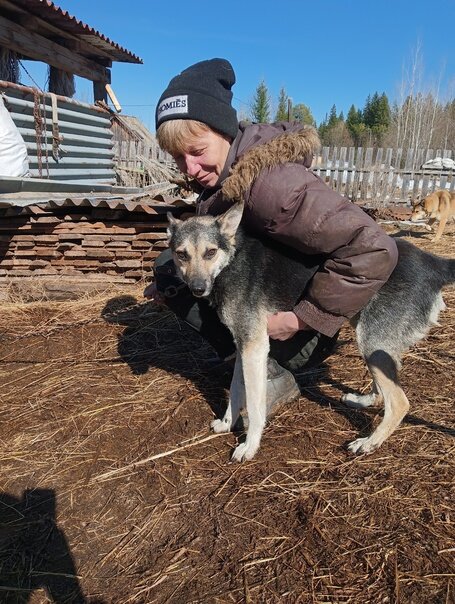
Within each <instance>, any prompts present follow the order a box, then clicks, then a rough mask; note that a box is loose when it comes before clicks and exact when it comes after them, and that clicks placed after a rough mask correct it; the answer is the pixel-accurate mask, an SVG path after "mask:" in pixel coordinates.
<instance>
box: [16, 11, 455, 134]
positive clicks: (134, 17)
mask: <svg viewBox="0 0 455 604" xmlns="http://www.w3.org/2000/svg"><path fill="white" fill-rule="evenodd" d="M56 4H57V5H58V6H60V7H61V8H63V9H64V10H67V11H68V12H69V13H70V14H72V15H74V16H76V17H77V18H79V19H81V20H82V21H84V22H85V23H87V24H88V25H90V26H92V27H94V28H95V29H98V30H99V31H101V32H102V33H103V34H105V35H106V36H108V37H109V38H111V40H114V41H115V42H117V43H118V44H120V45H122V46H123V47H125V48H127V49H128V50H130V51H132V52H134V53H135V54H136V55H139V56H140V57H141V58H142V59H143V61H144V64H143V65H132V64H128V63H114V64H113V67H112V87H113V89H114V91H115V93H116V95H117V97H118V99H119V101H120V103H121V105H122V106H123V113H125V114H128V115H136V116H138V117H139V118H141V119H142V121H143V122H144V123H145V125H146V126H148V127H149V128H151V130H154V109H155V105H156V102H157V100H158V98H159V96H160V94H161V92H162V91H163V90H164V88H165V87H166V86H167V83H168V82H169V80H170V79H171V77H173V76H174V75H176V74H177V73H179V72H180V71H182V70H183V69H185V68H186V67H188V66H189V65H191V64H193V63H195V62H197V61H201V60H203V59H209V58H213V57H223V58H226V59H228V60H229V61H231V63H232V65H233V67H234V70H235V72H236V75H237V83H236V84H235V86H234V89H233V92H234V106H235V107H236V109H237V110H238V111H239V112H242V113H247V112H248V110H249V105H250V103H251V100H252V98H253V96H254V92H255V90H256V87H257V85H258V84H259V82H260V81H261V80H264V81H265V83H266V85H267V87H268V90H269V93H270V96H271V99H272V105H273V106H274V107H276V104H277V99H278V94H279V91H280V89H281V87H284V88H285V90H286V92H287V94H288V95H289V96H290V97H291V99H292V101H293V103H294V104H297V103H305V104H306V105H308V106H309V107H310V109H311V111H312V113H313V115H314V117H315V119H316V121H317V122H318V123H319V122H320V121H321V120H322V119H323V118H324V116H325V114H326V113H328V112H329V111H330V108H331V107H332V105H333V104H335V105H336V107H337V110H338V111H340V110H343V111H344V113H345V115H346V113H347V111H348V110H349V107H350V106H351V104H352V103H354V105H355V106H356V107H358V108H359V107H360V108H363V106H364V104H365V100H366V98H367V96H368V95H369V94H373V93H374V92H376V91H377V92H379V93H382V92H385V93H386V94H387V95H388V97H389V100H390V101H393V100H394V99H399V98H400V86H401V84H402V82H404V81H405V75H404V74H405V73H406V71H409V70H410V68H411V65H412V62H413V60H414V58H415V56H416V52H417V49H419V56H420V65H421V66H420V67H419V70H418V72H419V74H420V78H421V83H420V84H419V87H420V89H421V90H422V91H427V90H430V89H431V90H436V89H438V96H439V98H440V99H441V100H443V101H447V100H449V99H452V98H454V97H455V0H439V1H438V2H437V3H430V2H428V0H426V1H424V0H376V2H368V0H363V1H360V0H346V1H344V2H342V1H339V2H336V1H335V0H325V2H323V3H320V2H312V3H307V2H303V1H297V0H288V1H287V2H277V1H276V0H275V1H273V0H251V1H248V0H243V2H239V1H238V0H231V1H230V2H228V3H226V2H222V1H216V0H210V1H207V0H200V1H198V0H185V1H181V0H172V1H166V0H159V1H158V0H130V1H129V2H127V1H125V0H121V1H120V0H109V1H108V0H57V2H56ZM26 65H27V68H28V69H30V70H31V74H32V75H33V77H34V78H35V79H36V81H37V83H38V84H39V85H40V86H41V87H44V83H45V75H44V73H45V72H44V69H40V68H39V67H37V66H33V65H32V64H31V63H29V62H28V63H26ZM22 81H23V83H25V84H29V85H30V84H31V82H30V80H29V78H28V76H26V74H23V77H22ZM76 86H77V90H76V95H75V96H76V98H79V99H81V100H83V101H86V102H91V101H92V85H91V83H89V82H87V81H86V80H82V79H79V78H77V84H76Z"/></svg>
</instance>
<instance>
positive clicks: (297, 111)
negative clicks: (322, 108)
mask: <svg viewBox="0 0 455 604" xmlns="http://www.w3.org/2000/svg"><path fill="white" fill-rule="evenodd" d="M292 119H294V120H295V121H296V122H300V123H301V124H307V125H308V126H315V125H316V121H315V119H314V117H313V114H312V113H311V110H310V108H309V107H307V105H305V104H304V103H299V104H298V105H295V106H294V107H293V108H292Z"/></svg>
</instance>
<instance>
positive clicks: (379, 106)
mask: <svg viewBox="0 0 455 604" xmlns="http://www.w3.org/2000/svg"><path fill="white" fill-rule="evenodd" d="M363 121H364V123H365V125H366V126H367V127H368V128H369V129H370V131H371V133H372V135H373V137H374V142H375V144H377V145H380V144H381V140H382V139H383V137H384V134H385V133H386V132H387V130H388V128H389V126H390V122H391V112H390V106H389V100H388V98H387V95H386V94H385V92H383V93H382V95H381V96H379V94H378V93H377V92H375V93H374V94H373V96H372V97H368V99H367V102H366V104H365V109H364V111H363Z"/></svg>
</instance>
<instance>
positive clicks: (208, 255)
mask: <svg viewBox="0 0 455 604" xmlns="http://www.w3.org/2000/svg"><path fill="white" fill-rule="evenodd" d="M216 252H217V250H216V248H214V249H212V250H206V252H205V254H204V258H206V259H207V260H209V259H210V258H213V257H214V256H215V254H216Z"/></svg>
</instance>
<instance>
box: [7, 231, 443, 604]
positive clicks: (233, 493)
mask: <svg viewBox="0 0 455 604" xmlns="http://www.w3.org/2000/svg"><path fill="white" fill-rule="evenodd" d="M401 235H402V236H405V235H407V233H401ZM412 241H414V242H415V243H417V244H418V245H421V246H423V247H425V248H427V249H431V250H434V251H437V252H438V253H440V254H443V255H446V256H452V257H453V256H455V253H454V252H455V245H454V237H453V233H452V234H446V235H444V237H443V239H442V241H441V242H440V243H439V244H431V243H429V239H428V236H427V235H426V234H425V233H423V232H421V233H420V232H419V230H416V231H415V232H414V236H413V237H412ZM141 299H142V298H141V288H140V287H137V288H132V289H131V290H130V291H129V292H128V295H125V293H124V292H119V291H116V290H114V289H113V290H112V291H111V292H109V295H107V294H104V295H97V296H92V297H87V298H86V299H82V300H79V301H76V302H60V303H51V302H39V303H29V304H25V303H21V302H20V301H16V302H15V303H14V304H13V303H12V304H4V305H3V307H2V313H1V317H0V332H2V333H8V334H15V335H16V336H22V337H21V338H20V339H19V338H18V339H16V340H15V339H14V337H13V338H11V339H1V340H0V343H1V354H0V358H1V364H0V385H1V389H0V410H1V420H2V421H1V424H0V455H1V462H2V463H1V466H0V480H1V486H2V495H1V496H0V509H1V511H2V514H1V518H2V524H1V531H0V600H1V601H2V602H26V601H31V602H48V601H55V602H89V601H90V602H94V601H97V602H105V603H122V604H133V603H134V604H137V603H164V602H171V603H196V602H198V603H199V602H200V603H219V604H221V603H223V604H224V603H226V604H227V603H241V602H245V603H275V602H276V603H278V602H280V603H281V602H284V603H288V602H289V603H302V604H303V603H314V604H322V603H332V604H335V603H337V604H338V603H340V604H341V603H343V604H348V603H353V604H354V603H355V604H379V603H392V602H399V603H401V604H409V603H412V604H444V603H445V604H449V603H450V602H453V601H454V597H455V571H454V568H455V563H454V561H455V528H454V522H455V506H454V500H455V499H454V468H455V462H454V451H455V440H454V436H455V426H454V419H455V413H454V408H453V398H454V392H455V375H454V369H453V360H454V353H453V342H454V335H455V292H454V290H453V289H447V290H446V293H445V300H446V303H447V305H448V310H447V311H446V312H445V313H444V314H443V315H442V317H441V326H440V327H437V328H434V329H433V330H432V332H431V334H430V336H429V337H428V338H427V339H426V340H425V341H423V342H421V343H420V344H419V345H418V346H416V347H415V348H414V349H413V350H411V351H410V352H409V354H407V355H406V358H405V360H404V368H403V372H402V382H403V385H404V388H405V391H406V392H407V393H408V396H409V398H410V400H411V410H410V414H409V415H408V416H407V417H406V419H405V421H404V422H403V424H402V426H401V427H400V428H399V429H398V430H397V431H396V432H395V433H394V434H393V435H392V437H391V438H390V439H389V440H388V441H387V442H386V443H385V444H384V445H383V447H382V448H381V449H379V450H378V451H377V452H376V453H374V454H373V455H371V456H361V457H353V456H351V455H350V454H348V452H347V451H346V450H345V449H344V445H345V444H346V442H348V441H349V440H352V439H353V438H354V437H355V436H356V435H357V434H358V433H359V432H361V433H365V432H368V431H369V430H371V426H372V425H373V424H376V423H377V422H378V420H379V415H380V413H381V412H380V410H378V409H370V410H367V411H363V412H360V411H353V410H348V409H346V408H344V407H343V406H342V405H341V404H340V403H339V402H338V400H339V396H340V393H342V392H343V391H345V390H346V389H358V390H366V389H367V388H368V386H369V378H368V376H367V374H366V373H365V370H364V366H363V364H362V362H361V361H360V359H359V358H358V356H357V351H356V347H355V345H354V343H353V334H352V331H351V330H350V328H348V327H346V328H344V329H343V332H342V335H341V342H340V347H339V349H338V351H337V353H336V354H335V355H334V356H333V357H332V358H331V359H329V361H328V362H327V364H326V365H325V366H323V367H321V368H319V369H317V370H312V371H309V372H307V373H306V374H302V375H300V376H299V381H300V383H301V386H302V396H301V398H300V399H299V400H298V401H297V402H296V403H294V404H292V405H291V406H289V407H288V408H285V409H282V410H281V411H280V412H279V413H278V414H277V416H276V417H275V418H274V419H273V421H272V422H271V423H270V425H269V427H268V428H267V430H266V433H265V435H264V438H263V444H262V448H261V450H260V452H259V454H258V455H257V457H256V458H255V459H254V460H253V461H252V462H249V463H245V464H243V465H231V464H229V463H228V461H229V456H230V453H231V451H232V448H233V447H234V445H235V442H236V437H235V436H234V435H232V434H228V435H212V434H210V432H209V430H208V426H209V422H210V420H211V419H212V417H213V410H215V411H216V410H217V409H219V408H220V405H222V404H223V402H224V401H225V391H224V390H223V389H222V388H221V387H220V386H219V385H217V384H216V383H215V382H214V381H213V380H211V379H210V377H209V375H208V374H207V372H206V371H205V370H204V364H205V362H206V360H207V359H208V358H209V357H210V355H211V354H212V353H211V351H210V349H209V348H208V347H207V346H206V345H205V344H204V343H203V342H202V340H200V339H199V338H198V337H197V336H196V335H195V334H193V333H192V332H191V331H190V330H189V328H186V327H185V326H183V325H182V324H180V323H179V322H178V321H177V320H176V319H175V318H173V317H172V315H170V314H169V313H168V312H166V311H162V310H159V309H157V308H155V307H153V306H152V305H145V306H141V307H140V308H138V309H136V310H130V311H125V312H120V314H119V315H118V316H116V317H111V318H109V319H108V320H106V319H103V316H104V317H105V316H106V313H110V312H112V311H115V310H119V309H121V308H124V307H126V306H129V305H130V304H131V303H132V302H134V301H135V300H141ZM90 320H91V321H90ZM36 332H40V333H42V334H47V335H34V334H36ZM45 587H47V590H48V592H47V593H48V595H47V596H46V595H45V594H46V589H45ZM32 592H33V595H31V594H32ZM50 594H52V595H50ZM29 596H30V600H28V597H29Z"/></svg>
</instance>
